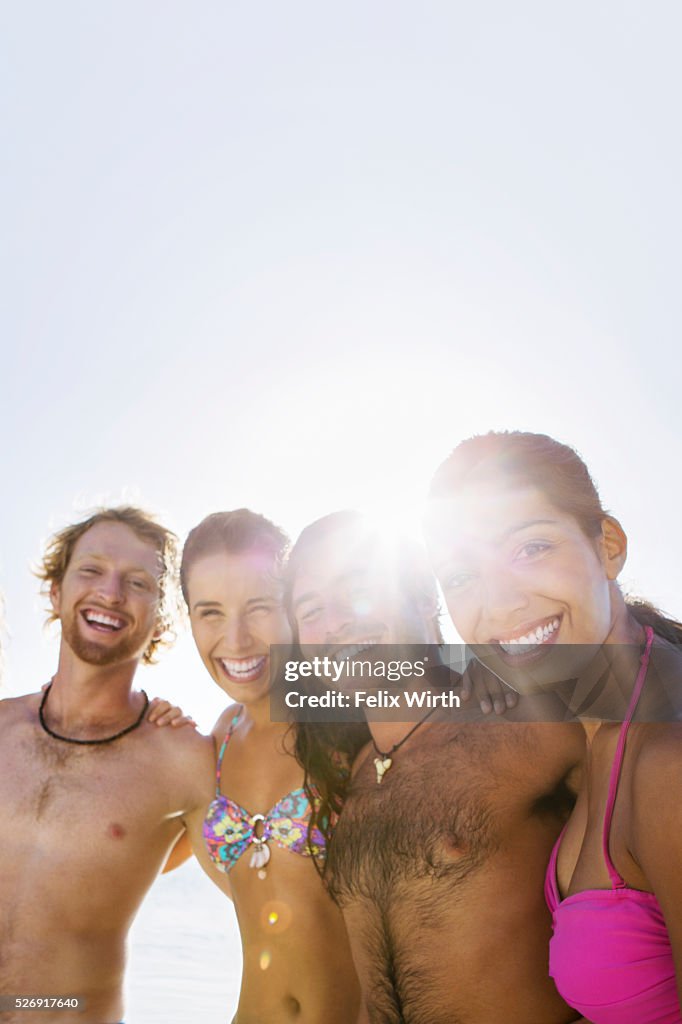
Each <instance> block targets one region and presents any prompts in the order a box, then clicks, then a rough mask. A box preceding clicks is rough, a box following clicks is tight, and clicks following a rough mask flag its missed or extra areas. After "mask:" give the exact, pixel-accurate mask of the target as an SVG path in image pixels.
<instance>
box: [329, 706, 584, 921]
mask: <svg viewBox="0 0 682 1024" xmlns="http://www.w3.org/2000/svg"><path fill="white" fill-rule="evenodd" d="M537 728H538V727H537V726H527V725H512V726H509V725H500V726H495V725H491V726H488V725H481V726H478V725H474V726H466V727H456V726H451V725H437V726H434V727H432V728H430V729H428V730H426V729H424V730H423V732H422V735H421V736H420V737H419V741H418V742H414V743H410V745H409V746H406V747H405V748H404V749H403V750H402V751H399V752H397V754H396V756H395V759H394V764H393V766H392V767H391V769H390V770H389V772H387V774H386V776H385V777H384V780H383V781H382V783H381V784H380V785H379V784H377V782H376V775H375V772H374V765H373V763H372V759H373V754H370V756H369V757H368V758H367V760H366V761H365V763H364V764H363V766H362V767H361V769H360V770H359V772H358V774H357V775H356V778H355V779H354V782H353V785H352V787H351V792H350V795H349V797H348V800H347V803H346V805H345V807H344V809H343V812H342V814H341V818H340V820H339V823H338V825H337V829H336V832H335V835H334V839H333V841H332V844H331V849H330V853H329V861H328V866H327V872H326V881H327V884H328V887H329V889H330V892H331V894H332V895H333V896H334V898H335V899H336V900H337V902H339V903H340V905H341V906H344V904H346V903H347V902H348V901H349V900H354V899H362V898H367V899H369V900H371V901H372V902H376V901H379V902H382V901H383V902H384V903H386V902H388V901H390V900H391V899H392V898H393V897H394V896H395V893H396V891H399V890H400V889H401V888H402V887H403V885H405V884H406V883H407V884H409V885H412V884H413V883H414V881H415V880H418V879H448V880H450V881H451V882H452V883H456V882H461V881H462V880H463V879H464V878H465V877H466V876H467V875H469V874H470V873H471V872H473V871H475V870H476V869H477V868H479V867H481V865H483V864H484V863H485V862H486V861H487V860H488V859H489V858H490V857H491V856H492V855H493V854H494V853H495V852H496V851H497V850H498V849H499V848H500V846H501V845H505V844H507V843H508V841H509V839H510V837H511V836H513V834H514V833H516V832H517V831H518V830H519V829H523V828H524V827H525V826H526V825H527V824H529V823H532V824H537V819H538V818H541V819H543V820H544V819H547V820H548V822H549V828H550V829H551V830H552V831H556V827H557V823H558V822H563V821H564V820H565V819H566V817H567V815H568V813H569V811H570V808H571V806H572V802H573V797H572V795H571V794H570V792H569V791H568V790H567V788H566V785H565V768H564V767H563V766H561V765H559V764H556V765H552V764H551V761H550V763H549V764H547V761H546V757H545V753H546V752H545V750H544V749H543V743H542V742H541V741H540V740H539V738H538V734H537V731H536V730H537ZM540 728H542V727H540ZM416 739H417V737H415V740H416Z"/></svg>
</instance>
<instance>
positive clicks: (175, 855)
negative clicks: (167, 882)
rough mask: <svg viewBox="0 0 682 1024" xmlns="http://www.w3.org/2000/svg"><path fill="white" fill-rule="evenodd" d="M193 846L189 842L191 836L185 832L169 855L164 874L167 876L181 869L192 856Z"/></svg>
mask: <svg viewBox="0 0 682 1024" xmlns="http://www.w3.org/2000/svg"><path fill="white" fill-rule="evenodd" d="M192 852H193V851H192V844H191V843H190V841H189V836H188V835H187V831H186V830H185V831H184V832H183V833H182V835H181V836H178V839H177V841H176V843H175V846H174V847H173V849H172V850H171V852H170V853H169V854H168V859H167V860H166V863H165V864H164V866H163V871H162V872H161V873H162V874H164V875H165V874H166V872H167V871H174V870H175V868H179V867H180V865H181V864H184V863H185V861H186V860H189V858H190V857H191V856H192Z"/></svg>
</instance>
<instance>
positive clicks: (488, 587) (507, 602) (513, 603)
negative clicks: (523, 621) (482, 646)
mask: <svg viewBox="0 0 682 1024" xmlns="http://www.w3.org/2000/svg"><path fill="white" fill-rule="evenodd" d="M482 599H483V603H482V608H481V610H482V613H483V614H482V616H481V617H482V620H483V621H484V622H485V623H486V625H487V627H489V628H490V630H491V631H492V635H496V633H498V632H499V630H500V629H509V628H510V627H511V626H513V625H514V623H513V622H512V621H511V619H512V617H513V616H514V614H516V613H518V612H520V611H523V610H524V609H525V608H526V607H527V606H528V595H527V594H526V593H525V592H524V591H523V589H522V588H521V587H520V586H519V581H518V580H517V578H516V577H515V575H514V574H513V573H510V572H503V571H500V570H499V569H498V570H497V571H495V572H493V573H490V574H488V575H487V576H486V577H485V578H484V580H483V593H482Z"/></svg>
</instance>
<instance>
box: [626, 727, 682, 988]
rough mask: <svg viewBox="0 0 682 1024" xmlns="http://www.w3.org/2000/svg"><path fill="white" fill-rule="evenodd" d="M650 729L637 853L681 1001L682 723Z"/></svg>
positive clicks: (637, 795) (638, 806)
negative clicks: (660, 918) (661, 922)
mask: <svg viewBox="0 0 682 1024" xmlns="http://www.w3.org/2000/svg"><path fill="white" fill-rule="evenodd" d="M646 728H647V729H650V730H651V733H650V737H647V741H646V743H645V746H644V748H643V750H642V752H641V753H640V756H639V758H638V760H637V764H636V775H635V785H634V823H633V854H634V856H635V859H636V860H637V862H638V863H639V864H640V866H641V869H642V871H643V873H644V876H645V878H646V879H647V881H648V882H649V884H650V886H651V889H652V890H653V893H654V895H655V896H656V899H657V900H658V902H659V904H660V906H661V910H662V911H663V917H664V919H665V924H666V927H667V929H668V935H669V936H670V945H671V947H672V953H673V962H674V965H675V977H676V980H677V995H678V999H679V1000H680V1005H681V1006H682V872H681V871H680V865H681V864H682V803H681V802H680V799H679V794H680V793H681V792H682V725H678V724H675V725H666V726H655V725H654V726H647V727H646Z"/></svg>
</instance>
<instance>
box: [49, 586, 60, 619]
mask: <svg viewBox="0 0 682 1024" xmlns="http://www.w3.org/2000/svg"><path fill="white" fill-rule="evenodd" d="M61 596H62V595H61V588H60V586H59V584H58V583H57V581H56V580H53V581H52V583H51V584H50V604H51V605H52V611H53V612H54V614H55V615H59V605H60V602H61Z"/></svg>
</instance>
